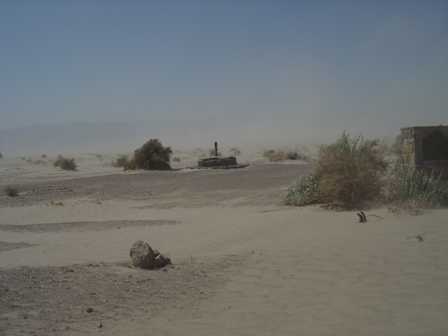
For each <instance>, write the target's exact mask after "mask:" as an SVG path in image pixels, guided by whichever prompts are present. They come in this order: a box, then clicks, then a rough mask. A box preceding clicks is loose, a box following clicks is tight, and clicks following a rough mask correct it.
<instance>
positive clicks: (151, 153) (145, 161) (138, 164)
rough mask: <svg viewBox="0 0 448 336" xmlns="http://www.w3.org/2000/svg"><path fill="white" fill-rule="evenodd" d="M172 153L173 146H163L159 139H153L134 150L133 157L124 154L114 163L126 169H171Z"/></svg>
mask: <svg viewBox="0 0 448 336" xmlns="http://www.w3.org/2000/svg"><path fill="white" fill-rule="evenodd" d="M172 153H173V151H172V150H171V148H170V147H165V146H163V144H162V143H161V142H160V140H159V139H151V140H149V141H147V142H146V143H145V144H143V146H142V147H140V148H138V149H136V150H135V151H134V156H133V157H132V159H129V158H128V157H127V156H126V155H122V156H120V157H119V158H118V159H117V160H116V161H114V163H113V165H114V166H115V167H123V169H124V170H135V169H145V170H170V169H171V165H170V160H171V154H172Z"/></svg>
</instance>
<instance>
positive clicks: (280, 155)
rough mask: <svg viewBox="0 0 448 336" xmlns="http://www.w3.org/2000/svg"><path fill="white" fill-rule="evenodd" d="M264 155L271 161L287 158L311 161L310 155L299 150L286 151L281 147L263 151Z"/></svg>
mask: <svg viewBox="0 0 448 336" xmlns="http://www.w3.org/2000/svg"><path fill="white" fill-rule="evenodd" d="M263 157H265V158H266V159H268V160H269V161H270V162H279V161H286V160H302V161H309V157H308V156H307V155H306V154H304V153H301V152H299V151H297V150H290V151H284V150H281V149H269V150H265V151H264V152H263Z"/></svg>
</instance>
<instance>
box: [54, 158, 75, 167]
mask: <svg viewBox="0 0 448 336" xmlns="http://www.w3.org/2000/svg"><path fill="white" fill-rule="evenodd" d="M53 165H54V166H55V167H59V168H61V169H63V170H76V169H77V168H78V167H77V165H76V162H75V159H73V158H71V159H69V158H66V157H63V156H62V155H58V157H57V159H56V161H55V162H54V163H53Z"/></svg>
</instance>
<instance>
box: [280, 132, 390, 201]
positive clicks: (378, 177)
mask: <svg viewBox="0 0 448 336" xmlns="http://www.w3.org/2000/svg"><path fill="white" fill-rule="evenodd" d="M386 168H387V163H386V160H385V157H384V153H383V151H382V150H381V148H380V147H379V142H378V140H368V139H364V138H363V137H362V136H357V137H352V136H350V135H349V134H348V133H345V132H344V133H343V134H342V135H341V136H340V137H339V139H337V141H336V142H334V143H333V144H330V145H325V146H322V147H321V148H320V151H319V156H318V160H317V163H316V167H315V170H314V172H313V174H312V175H311V176H309V177H307V178H305V179H302V180H299V181H298V182H297V183H296V184H295V185H294V186H293V187H291V188H290V190H289V191H288V194H287V197H286V203H288V204H293V205H305V204H310V203H326V204H330V205H335V206H338V207H341V208H345V209H353V208H356V207H360V206H362V205H363V204H365V203H367V202H370V201H374V200H376V199H378V198H379V197H380V195H381V192H382V178H383V176H384V174H385V172H386Z"/></svg>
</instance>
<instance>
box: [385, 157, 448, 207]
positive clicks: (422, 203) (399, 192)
mask: <svg viewBox="0 0 448 336" xmlns="http://www.w3.org/2000/svg"><path fill="white" fill-rule="evenodd" d="M385 194H386V199H387V200H388V201H389V202H393V203H395V204H397V205H404V206H405V207H407V206H413V207H419V208H433V207H438V206H442V205H447V204H448V181H446V180H444V179H443V175H442V173H438V172H435V171H428V170H423V169H417V168H415V167H414V166H412V165H409V164H406V163H405V162H404V161H403V160H398V161H397V162H396V164H395V166H394V168H393V170H392V173H391V176H390V177H389V179H388V183H387V185H386V188H385Z"/></svg>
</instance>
